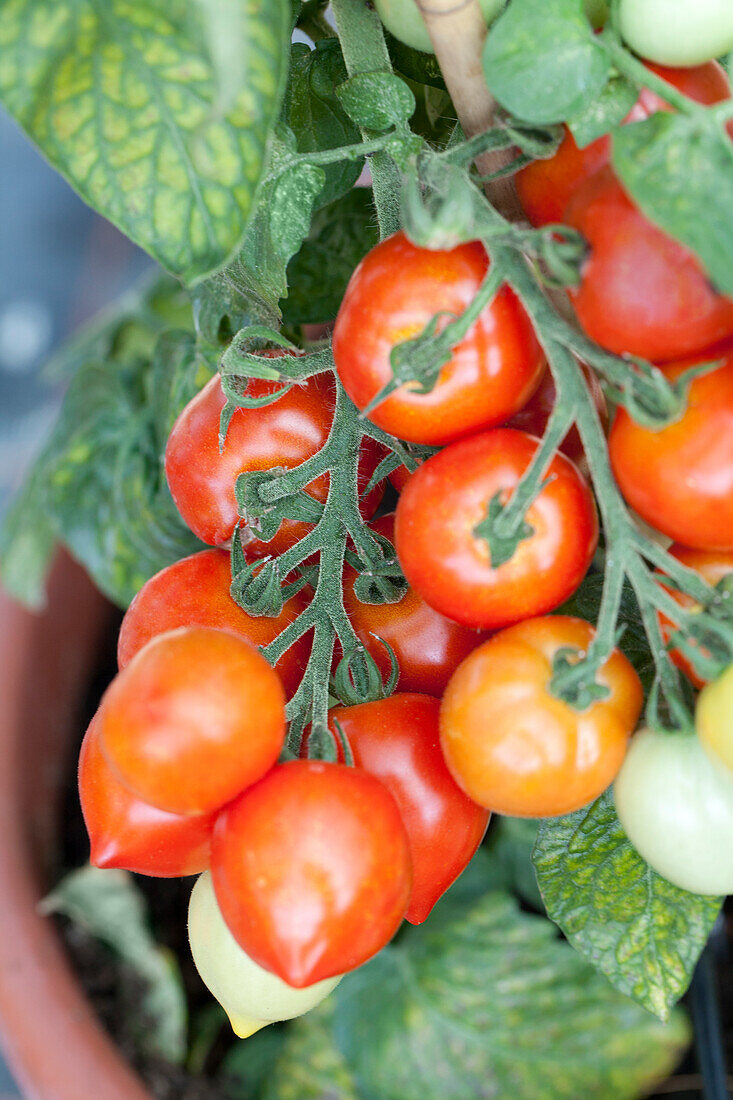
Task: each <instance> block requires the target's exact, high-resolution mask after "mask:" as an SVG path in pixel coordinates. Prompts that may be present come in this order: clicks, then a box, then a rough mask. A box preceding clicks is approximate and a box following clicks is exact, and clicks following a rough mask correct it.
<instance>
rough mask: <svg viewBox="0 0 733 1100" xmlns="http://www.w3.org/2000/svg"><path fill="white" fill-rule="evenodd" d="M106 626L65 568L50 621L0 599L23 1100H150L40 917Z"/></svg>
mask: <svg viewBox="0 0 733 1100" xmlns="http://www.w3.org/2000/svg"><path fill="white" fill-rule="evenodd" d="M110 615H111V609H110V607H109V605H108V604H106V603H105V601H104V600H103V598H102V597H101V596H100V595H99V594H98V593H97V592H96V590H95V589H94V588H93V586H92V584H91V582H90V581H89V580H88V578H87V577H86V575H85V574H84V573H83V571H82V570H81V568H80V567H79V566H77V565H75V564H74V563H72V562H71V561H70V560H69V559H68V558H66V557H59V559H58V561H57V562H56V565H55V567H54V570H53V572H52V575H51V579H50V583H49V598H48V607H47V610H46V611H44V612H43V613H42V614H40V615H31V614H29V613H28V612H27V611H25V610H23V609H22V608H21V607H19V606H18V605H17V604H15V603H13V602H12V601H11V600H10V599H8V597H7V596H5V595H4V594H2V593H0V1041H2V1044H3V1047H4V1049H5V1052H6V1055H7V1058H8V1062H9V1064H10V1067H11V1069H12V1071H13V1073H14V1074H15V1075H16V1077H17V1079H18V1081H19V1084H20V1086H21V1088H22V1089H23V1095H24V1097H25V1098H26V1100H86V1098H87V1097H103V1098H104V1100H150V1094H149V1093H148V1091H147V1090H146V1088H145V1087H144V1085H143V1084H142V1082H141V1081H140V1080H139V1078H138V1077H137V1076H136V1075H135V1074H134V1073H133V1071H132V1069H131V1068H130V1067H129V1066H128V1065H127V1063H126V1062H124V1061H123V1059H122V1057H121V1056H120V1054H119V1053H118V1051H117V1049H116V1047H115V1045H114V1043H113V1042H112V1040H111V1039H110V1038H109V1037H108V1035H107V1034H106V1032H105V1031H104V1030H103V1028H102V1027H101V1025H100V1024H99V1022H98V1021H97V1018H96V1016H95V1014H94V1010H93V1008H92V1006H91V1005H90V1003H89V1002H88V1000H87V998H86V996H85V994H84V992H83V990H82V988H81V986H80V985H79V983H78V981H77V979H76V977H75V975H74V973H73V971H72V970H71V967H70V965H69V962H68V960H67V958H66V955H65V953H64V949H63V946H62V944H61V943H60V941H59V938H58V936H57V934H56V931H55V929H54V926H53V924H52V923H51V922H50V921H49V920H47V919H46V918H44V917H42V916H41V915H40V914H39V913H38V911H37V903H38V901H39V899H40V898H41V897H42V896H43V893H44V892H45V890H46V889H47V888H48V886H49V885H50V883H49V881H48V870H49V867H50V866H52V864H53V854H54V851H55V846H56V844H57V842H58V838H59V836H60V835H61V812H60V811H61V805H62V803H61V795H62V790H63V782H64V777H65V775H67V774H68V771H67V769H68V767H69V766H71V754H72V753H73V752H75V751H76V749H77V748H78V744H79V739H80V733H81V730H80V728H79V722H80V707H81V703H82V701H83V699H84V696H85V692H86V689H87V688H88V686H89V680H90V673H91V670H92V669H93V668H94V655H95V652H96V651H97V649H98V646H99V645H100V641H101V639H102V638H103V637H104V633H105V631H106V630H107V629H108V628H109V624H110Z"/></svg>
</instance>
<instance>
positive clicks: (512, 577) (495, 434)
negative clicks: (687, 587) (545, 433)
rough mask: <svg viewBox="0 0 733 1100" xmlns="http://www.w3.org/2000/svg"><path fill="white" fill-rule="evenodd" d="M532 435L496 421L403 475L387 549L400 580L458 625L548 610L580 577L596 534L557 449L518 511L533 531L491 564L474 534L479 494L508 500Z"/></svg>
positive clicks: (578, 485)
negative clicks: (542, 483)
mask: <svg viewBox="0 0 733 1100" xmlns="http://www.w3.org/2000/svg"><path fill="white" fill-rule="evenodd" d="M538 445H539V441H538V440H537V439H535V437H534V436H531V435H526V434H525V433H524V432H518V431H514V430H512V429H511V428H498V429H496V430H495V431H491V432H484V434H483V435H477V436H474V437H473V438H472V439H465V440H462V441H461V442H459V443H454V444H453V445H452V446H451V447H446V448H445V450H443V451H440V452H439V453H438V454H436V455H433V457H432V458H429V459H428V460H427V462H426V463H425V464H424V465H423V466H421V467H420V469H419V470H418V471H417V472H416V473H415V474H413V476H412V477H411V478H410V480H409V482H408V484H407V486H406V488H405V490H404V492H403V493H402V495H401V497H400V499H399V501H398V504H397V513H396V522H395V536H396V546H397V556H398V558H399V560H400V564H401V566H402V569H403V571H404V574H405V576H406V577H407V580H408V581H409V583H410V584H411V585H412V586H413V587H414V588H415V589H416V590H417V591H418V592H419V593H420V595H421V596H422V597H423V599H425V600H426V601H427V603H429V604H430V606H431V607H434V608H435V609H436V610H437V611H440V612H442V613H443V614H444V615H448V616H449V617H450V618H452V619H455V620H456V622H459V623H465V624H466V625H467V626H477V627H484V628H486V629H498V628H499V627H502V626H507V625H508V624H509V623H513V622H517V621H518V620H519V619H526V618H529V617H530V616H531V615H537V614H539V613H541V612H544V611H551V610H552V609H553V608H555V607H557V606H558V604H560V603H562V602H563V600H565V599H567V598H568V596H570V595H571V594H572V593H573V592H574V591H575V589H576V588H577V587H578V585H579V584H580V582H581V580H582V579H583V577H584V576H585V574H586V572H587V570H588V566H589V565H590V562H591V559H592V557H593V553H594V551H595V548H596V544H597V542H598V519H597V516H596V510H595V505H594V502H593V497H592V496H591V493H590V490H589V489H588V486H587V485H586V483H585V481H584V480H583V477H582V476H581V474H580V473H579V472H578V470H577V469H576V468H575V466H574V465H573V464H572V462H571V461H570V460H569V459H567V458H565V456H564V455H561V454H558V455H556V456H555V458H554V459H553V461H552V463H551V465H550V467H549V469H548V472H547V476H548V477H551V478H552V481H551V482H550V484H549V485H547V486H546V487H545V488H544V489H543V490H542V492H541V493H540V494H539V495H538V496H537V497H536V499H535V500H534V502H533V503H532V504H531V505H530V507H529V510H528V512H527V515H526V522H527V523H528V524H529V526H530V527H532V528H533V533H532V534H531V535H530V536H529V537H528V538H525V539H524V540H523V541H521V542H520V543H519V545H518V547H517V549H516V550H515V552H514V554H513V555H512V557H511V558H510V559H509V560H508V561H506V562H504V563H503V564H501V565H499V566H497V567H493V566H492V565H491V557H490V553H489V546H488V543H487V541H486V539H485V538H483V537H482V536H480V535H477V534H476V532H475V529H476V527H477V526H478V525H479V524H481V523H482V522H483V521H484V520H485V518H486V513H487V510H488V506H489V502H490V501H491V500H492V499H493V498H494V497H495V496H496V495H497V494H498V493H501V499H502V501H503V502H504V503H506V501H507V500H508V499H509V497H510V495H511V490H513V489H514V488H515V486H516V485H517V483H518V482H519V480H520V478H521V476H522V474H523V473H524V471H525V470H526V469H527V467H528V465H529V464H530V462H531V460H532V457H533V456H534V454H535V452H536V450H537V447H538Z"/></svg>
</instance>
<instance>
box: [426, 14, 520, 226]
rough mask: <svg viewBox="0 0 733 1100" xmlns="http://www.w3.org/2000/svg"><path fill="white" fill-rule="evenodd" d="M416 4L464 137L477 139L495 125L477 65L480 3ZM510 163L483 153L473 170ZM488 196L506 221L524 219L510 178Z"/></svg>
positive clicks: (491, 187) (507, 154)
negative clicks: (476, 136) (478, 135)
mask: <svg viewBox="0 0 733 1100" xmlns="http://www.w3.org/2000/svg"><path fill="white" fill-rule="evenodd" d="M417 4H418V7H419V8H420V13H421V15H422V17H423V19H424V20H425V25H426V27H427V29H428V34H429V35H430V40H431V42H432V43H433V48H434V50H435V56H436V57H437V59H438V63H439V65H440V68H441V70H442V73H443V77H444V79H445V83H446V85H447V87H448V91H449V92H450V94H451V98H452V100H453V104H454V106H455V108H456V111H457V112H458V119H459V121H460V123H461V125H462V127H463V130H464V133H465V134H466V137H473V136H474V135H475V134H480V133H481V132H482V131H483V130H487V129H488V128H489V127H490V126H491V124H492V122H493V119H494V113H495V111H496V101H495V100H494V98H493V96H492V95H491V92H490V91H489V89H488V88H487V86H486V80H485V78H484V72H483V66H482V63H481V52H482V50H483V45H484V42H485V40H486V34H487V29H486V22H485V20H484V17H483V15H482V13H481V8H480V7H479V3H478V0H417ZM512 157H513V154H512V151H511V149H501V150H498V151H497V152H493V153H482V155H481V156H480V157H477V158H476V164H477V166H478V169H479V171H480V172H481V174H482V175H483V176H487V175H489V174H490V173H491V172H495V171H497V169H499V168H503V167H504V166H505V165H506V164H508V163H509V161H510V160H512ZM486 194H487V195H488V198H489V200H490V201H491V202H492V204H493V205H494V206H495V207H496V209H497V210H498V211H499V212H500V213H501V214H503V215H504V217H506V218H509V220H510V221H519V220H522V219H523V213H522V209H521V207H520V205H519V200H518V199H517V193H516V190H515V188H514V182H513V180H512V179H511V177H509V178H507V179H498V180H492V181H491V182H490V183H489V184H487V186H486Z"/></svg>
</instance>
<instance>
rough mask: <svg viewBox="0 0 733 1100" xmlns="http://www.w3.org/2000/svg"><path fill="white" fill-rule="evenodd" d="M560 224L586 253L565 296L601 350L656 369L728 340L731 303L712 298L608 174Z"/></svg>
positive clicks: (597, 178)
mask: <svg viewBox="0 0 733 1100" xmlns="http://www.w3.org/2000/svg"><path fill="white" fill-rule="evenodd" d="M565 220H566V221H567V223H568V225H571V226H573V228H575V229H577V230H579V231H580V232H581V233H582V234H583V236H584V237H585V238H586V240H587V242H588V246H589V252H588V255H587V257H586V259H585V261H584V263H583V267H582V270H581V281H580V284H579V286H578V287H576V288H571V289H570V290H569V294H570V297H571V299H572V302H573V305H574V306H575V312H576V314H577V316H578V320H579V321H580V324H581V325H582V327H583V328H584V329H585V331H586V333H587V334H588V336H590V337H591V339H592V340H595V341H596V342H597V343H598V344H600V345H601V347H604V348H607V349H608V350H609V351H612V352H616V353H618V354H622V353H628V354H630V355H639V356H641V357H642V358H644V359H649V360H651V361H652V362H655V363H661V362H664V361H666V360H670V359H675V358H678V357H681V356H683V355H694V354H695V353H696V352H701V351H703V350H704V349H705V348H709V347H711V346H712V345H713V344H715V343H717V342H718V341H722V340H725V339H727V338H728V337H730V336H733V298H727V297H724V296H723V295H721V294H718V293H716V291H715V290H714V288H713V287H712V285H711V283H710V281H709V280H708V277H707V275H706V273H705V271H704V269H703V268H702V266H701V264H700V263H699V261H698V260H697V259H696V258H695V256H693V254H692V253H691V252H690V251H689V250H688V249H687V248H685V247H684V245H681V244H679V243H678V242H677V241H675V240H673V239H672V237H669V236H667V234H666V233H664V232H663V231H662V230H661V229H658V228H657V227H656V226H655V225H653V224H652V223H651V222H650V221H649V220H648V219H647V218H646V217H645V216H644V215H643V214H642V213H641V211H640V210H639V209H638V208H637V207H636V206H634V204H633V203H632V201H631V199H630V198H629V197H628V195H627V194H626V192H625V191H624V189H623V188H622V186H621V184H620V183H619V182H618V180H617V179H616V177H615V175H614V174H613V172H612V170H611V169H610V168H604V169H602V170H601V171H600V172H597V173H596V174H595V175H594V176H592V177H591V178H590V179H589V180H587V181H586V183H584V184H583V186H582V187H580V188H579V190H578V191H577V192H576V193H575V195H574V197H573V199H572V200H571V202H570V205H569V206H568V208H567V211H566V216H565ZM640 288H641V289H640Z"/></svg>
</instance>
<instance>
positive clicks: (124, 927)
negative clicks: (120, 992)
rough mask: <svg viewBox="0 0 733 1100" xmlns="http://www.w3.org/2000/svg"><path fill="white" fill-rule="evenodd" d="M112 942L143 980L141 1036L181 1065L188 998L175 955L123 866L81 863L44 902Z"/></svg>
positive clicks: (151, 1049)
mask: <svg viewBox="0 0 733 1100" xmlns="http://www.w3.org/2000/svg"><path fill="white" fill-rule="evenodd" d="M42 908H43V911H44V912H46V913H63V914H64V915H65V916H66V917H68V918H69V919H70V920H72V921H73V922H74V923H75V924H78V925H80V926H81V927H82V928H84V929H85V930H86V931H87V932H89V933H90V934H91V935H92V936H94V937H95V938H96V939H98V940H100V941H101V942H102V943H104V944H106V946H107V947H110V948H111V949H112V950H113V951H114V952H115V953H116V954H118V955H119V956H120V958H122V959H123V960H124V961H125V962H126V963H127V964H128V966H130V967H131V968H132V969H133V970H134V971H135V972H136V973H137V974H138V975H139V976H140V978H141V979H142V981H143V983H144V993H143V995H142V997H141V1000H140V1011H139V1030H138V1035H139V1041H140V1044H141V1046H142V1049H143V1050H145V1052H146V1053H147V1054H149V1055H156V1056H158V1057H161V1058H165V1059H166V1060H167V1061H168V1062H172V1063H173V1064H174V1065H181V1064H182V1063H183V1060H184V1056H185V1053H186V997H185V993H184V989H183V982H182V980H181V975H180V971H179V969H178V964H177V962H176V959H175V956H174V955H172V954H171V952H169V951H166V950H164V949H163V948H161V947H159V946H158V945H157V943H156V942H155V939H154V937H153V935H152V933H151V931H150V928H149V926H148V925H149V919H148V912H147V905H146V902H145V900H144V898H143V896H142V894H141V893H140V891H139V890H138V888H137V886H136V885H135V880H134V879H133V877H132V875H130V874H129V873H128V872H127V871H101V870H99V869H97V868H96V867H83V868H81V869H80V870H78V871H73V872H72V873H71V874H70V875H67V876H66V878H65V879H63V880H62V881H61V882H60V883H59V885H58V886H57V887H56V889H55V890H53V892H52V893H50V894H49V895H48V896H47V897H46V898H45V899H44V901H43V903H42Z"/></svg>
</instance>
